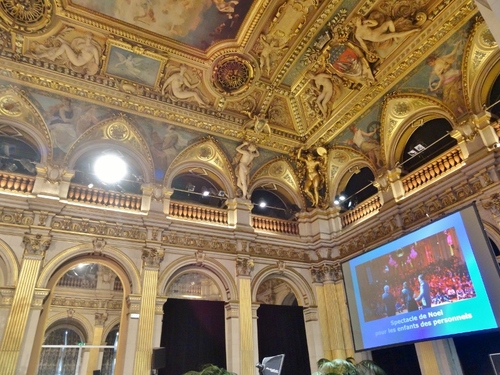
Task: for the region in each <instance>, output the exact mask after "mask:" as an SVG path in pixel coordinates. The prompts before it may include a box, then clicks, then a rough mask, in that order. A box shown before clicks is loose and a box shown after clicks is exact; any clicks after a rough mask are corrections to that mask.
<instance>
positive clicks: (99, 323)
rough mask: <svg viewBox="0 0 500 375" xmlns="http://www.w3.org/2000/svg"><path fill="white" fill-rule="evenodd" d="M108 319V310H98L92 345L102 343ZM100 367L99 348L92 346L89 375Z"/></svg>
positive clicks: (88, 368)
mask: <svg viewBox="0 0 500 375" xmlns="http://www.w3.org/2000/svg"><path fill="white" fill-rule="evenodd" d="M106 320H108V314H107V313H106V312H102V313H101V312H96V313H95V319H94V335H93V340H92V343H91V345H96V346H97V345H101V343H102V336H103V332H104V323H105V322H106ZM98 369H99V348H91V349H90V352H89V360H88V365H87V375H92V373H93V371H94V370H98Z"/></svg>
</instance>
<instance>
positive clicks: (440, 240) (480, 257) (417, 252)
mask: <svg viewBox="0 0 500 375" xmlns="http://www.w3.org/2000/svg"><path fill="white" fill-rule="evenodd" d="M342 271H343V275H344V285H345V291H346V295H347V301H348V306H349V314H350V319H351V326H352V332H353V338H354V344H355V349H356V351H361V350H367V349H374V348H377V347H384V346H391V345H396V344H401V343H410V342H416V341H423V340H431V339H436V338H443V337H449V336H453V335H458V334H465V333H471V332H475V331H483V330H491V329H496V328H498V317H499V316H500V303H499V300H500V298H495V295H496V296H498V295H499V293H500V286H499V283H500V278H499V269H498V265H497V263H496V260H495V257H494V255H493V252H492V250H491V248H490V246H489V242H488V239H487V238H486V236H485V233H484V229H483V227H482V224H481V222H480V221H479V218H478V215H477V211H476V207H475V206H474V205H471V206H467V207H465V208H464V209H462V210H460V211H458V212H455V213H453V214H450V215H448V216H446V217H443V218H441V219H439V220H436V221H434V222H431V223H429V224H427V225H425V226H424V227H422V228H420V229H418V230H416V231H414V232H412V233H409V234H407V235H404V236H402V237H400V238H398V239H396V240H394V241H392V242H390V243H387V244H385V245H383V246H381V247H378V248H376V249H374V250H371V251H369V252H366V253H364V254H362V255H359V256H357V257H355V258H353V259H350V260H348V261H346V262H344V263H343V264H342ZM490 297H491V298H490Z"/></svg>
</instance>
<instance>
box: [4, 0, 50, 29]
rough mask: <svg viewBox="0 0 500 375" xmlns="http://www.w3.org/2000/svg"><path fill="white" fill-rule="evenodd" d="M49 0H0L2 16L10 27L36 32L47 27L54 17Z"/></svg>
mask: <svg viewBox="0 0 500 375" xmlns="http://www.w3.org/2000/svg"><path fill="white" fill-rule="evenodd" d="M52 12H53V8H52V3H51V2H50V1H49V0H30V1H28V0H0V17H1V18H2V19H3V20H4V21H5V23H7V24H8V25H9V26H10V27H12V28H14V29H17V30H20V31H24V32H26V33H34V32H36V31H39V30H41V29H43V28H44V27H46V26H47V25H48V24H49V23H50V21H51V19H52Z"/></svg>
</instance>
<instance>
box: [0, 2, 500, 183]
mask: <svg viewBox="0 0 500 375" xmlns="http://www.w3.org/2000/svg"><path fill="white" fill-rule="evenodd" d="M43 9H45V11H46V13H44V14H42V16H40V17H39V18H38V19H37V20H35V21H33V20H31V19H30V20H29V22H28V21H26V22H25V23H24V24H23V23H20V22H19V20H18V21H16V22H17V23H15V22H14V21H13V20H14V19H16V17H18V16H19V15H16V14H14V13H13V14H10V13H8V12H7V13H6V12H4V11H2V12H0V16H1V19H2V22H5V23H8V24H9V25H12V27H13V29H16V30H18V31H19V32H20V33H21V32H22V33H24V34H23V35H24V36H23V38H22V40H21V39H19V41H17V42H14V41H15V40H16V39H15V35H14V34H15V33H9V32H7V31H2V32H1V33H0V34H1V35H0V36H1V48H2V54H3V55H4V56H5V57H6V58H12V59H13V60H15V61H19V62H20V63H22V64H25V65H26V66H27V67H31V68H32V69H33V71H36V72H38V73H39V74H40V75H41V76H42V77H44V72H46V73H47V78H43V79H41V80H38V81H37V80H36V79H34V78H33V76H32V75H26V77H21V78H20V79H21V80H23V81H24V83H23V85H21V86H18V87H19V88H20V89H21V90H26V92H29V93H30V98H31V100H33V102H34V103H36V106H37V108H38V110H39V112H40V113H41V114H42V116H43V118H44V121H45V122H46V123H47V124H48V127H49V130H50V133H51V136H52V138H53V140H54V141H53V145H54V150H53V153H54V155H55V156H56V157H57V156H58V155H64V153H65V152H67V150H68V149H69V148H70V147H71V145H72V144H73V142H75V140H77V139H78V137H79V136H80V135H81V134H83V133H84V132H85V130H86V129H88V128H89V127H92V126H93V125H94V124H96V123H98V122H100V121H104V120H105V119H107V118H110V117H111V116H117V115H125V116H127V118H129V119H131V123H133V124H134V126H136V127H137V128H138V129H139V131H140V132H141V134H142V136H143V138H144V139H145V140H146V141H147V142H148V144H151V145H155V144H156V145H158V147H159V145H160V144H162V145H163V144H165V143H172V144H174V146H172V147H171V149H170V150H169V151H168V152H165V151H164V150H162V151H161V152H158V153H156V151H154V147H153V151H152V154H153V155H152V157H153V159H155V165H156V167H155V168H157V169H158V170H159V171H160V172H159V176H161V175H162V173H163V172H162V171H164V170H165V169H166V167H167V165H169V163H170V162H171V160H172V158H173V157H175V155H177V154H178V152H179V150H181V149H183V148H185V147H186V146H187V145H188V144H190V143H192V142H195V141H196V140H199V139H201V138H202V137H204V136H207V135H208V136H211V137H214V138H215V139H217V140H218V141H219V143H220V145H221V147H222V148H224V149H225V150H224V151H226V153H227V155H228V157H229V158H231V157H232V156H234V154H235V148H236V147H237V145H238V144H240V143H241V142H244V141H247V142H252V143H255V144H256V145H258V147H259V150H261V157H260V158H259V161H258V162H256V163H255V164H254V165H253V167H252V168H253V170H256V169H257V168H258V167H259V166H262V165H263V164H265V163H266V162H267V161H268V160H270V159H272V158H273V157H290V156H293V157H296V156H297V151H298V150H299V148H300V147H303V148H304V149H316V148H317V147H327V148H332V147H335V146H342V147H349V148H352V149H355V150H357V151H359V152H361V153H362V154H363V155H364V157H365V158H366V161H367V162H368V163H370V164H371V165H372V166H373V169H378V168H382V164H383V162H384V161H383V160H382V158H381V156H380V146H381V143H382V140H381V131H382V129H383V128H384V126H387V124H384V123H382V122H381V116H382V109H383V107H384V103H386V102H387V100H388V98H390V97H391V96H392V95H394V94H395V93H399V94H404V93H406V94H419V95H422V96H425V97H428V98H432V100H434V101H436V102H437V103H439V105H442V106H443V107H445V108H447V109H448V111H450V112H451V113H452V115H453V116H454V117H455V118H456V120H457V121H459V119H460V117H461V116H462V115H464V114H465V113H466V112H467V106H468V104H467V95H466V93H465V92H464V87H465V86H464V82H465V79H466V77H465V75H464V70H465V69H466V60H467V58H469V57H468V55H467V51H468V50H470V45H471V43H472V39H471V38H472V37H471V35H473V31H474V29H475V27H476V26H477V24H478V23H481V22H483V23H484V21H482V20H481V19H480V17H479V13H478V11H477V8H476V7H475V3H474V1H473V0H454V1H451V0H413V1H409V0H378V1H377V0H366V1H355V0H344V1H341V0H331V1H327V0H280V1H271V0H255V1H250V0H196V1H195V0H172V1H160V0H123V1H117V0H110V1H97V0H57V1H56V2H55V6H54V7H49V6H47V7H46V8H43ZM2 30H3V29H2ZM483 34H484V35H483V36H484V38H483V39H484V40H488V37H487V35H486V33H483ZM492 43H494V42H492ZM486 44H487V43H486ZM478 56H479V55H478ZM27 70H30V69H27ZM5 72H7V73H5V74H3V75H4V77H5V86H8V85H9V84H11V83H12V82H13V81H15V80H14V79H13V78H12V74H11V73H10V71H9V70H6V71H5ZM9 75H10V76H9ZM54 77H57V80H54ZM56 81H57V82H60V83H54V82H56ZM35 87H39V88H40V90H37V89H35ZM42 87H50V90H52V92H53V94H51V95H52V96H48V94H47V93H44V92H43V90H44V89H42ZM57 91H60V93H57ZM68 93H69V94H70V95H69V96H70V97H71V98H69V99H65V100H63V99H62V98H63V97H64V96H67V94H68ZM70 117H73V118H78V121H71V120H70ZM68 124H71V126H68ZM172 133H173V134H175V137H173V138H175V140H173V141H172V142H169V139H170V138H171V134H172ZM165 140H167V141H165ZM162 147H163V146H162Z"/></svg>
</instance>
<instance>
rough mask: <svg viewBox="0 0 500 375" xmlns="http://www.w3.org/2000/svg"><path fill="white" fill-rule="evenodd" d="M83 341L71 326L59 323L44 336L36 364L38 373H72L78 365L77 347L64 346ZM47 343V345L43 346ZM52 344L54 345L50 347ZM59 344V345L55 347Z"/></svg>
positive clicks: (64, 374)
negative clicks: (38, 360) (37, 363)
mask: <svg viewBox="0 0 500 375" xmlns="http://www.w3.org/2000/svg"><path fill="white" fill-rule="evenodd" d="M82 342H85V340H84V339H83V337H82V336H81V334H80V333H79V332H77V330H76V329H73V327H71V326H69V325H66V324H61V325H60V326H58V327H57V328H55V329H53V330H49V331H48V333H47V335H46V336H45V340H44V342H43V345H44V347H43V348H42V354H41V356H40V362H39V365H38V373H37V374H38V375H73V374H75V373H76V368H77V365H78V351H79V349H78V348H65V347H64V346H66V345H78V344H79V343H82ZM45 345H48V346H45ZM52 345H54V347H52ZM57 346H60V347H57Z"/></svg>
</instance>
